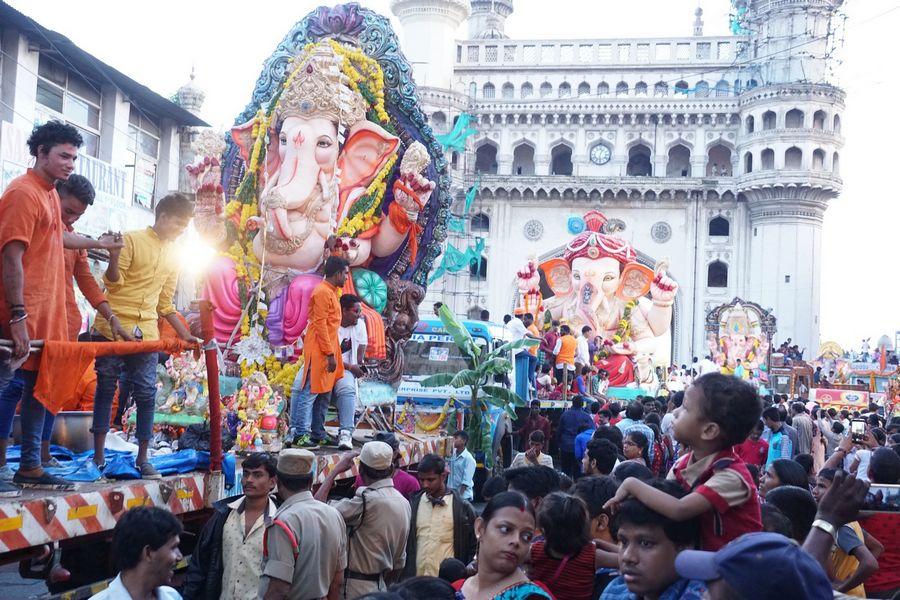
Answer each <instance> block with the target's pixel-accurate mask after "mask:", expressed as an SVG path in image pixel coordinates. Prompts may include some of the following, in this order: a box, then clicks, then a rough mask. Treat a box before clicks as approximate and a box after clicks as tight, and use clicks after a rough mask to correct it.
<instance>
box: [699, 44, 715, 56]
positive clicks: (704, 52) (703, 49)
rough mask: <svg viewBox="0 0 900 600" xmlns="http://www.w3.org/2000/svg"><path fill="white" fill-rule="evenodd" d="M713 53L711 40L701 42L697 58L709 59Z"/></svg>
mask: <svg viewBox="0 0 900 600" xmlns="http://www.w3.org/2000/svg"><path fill="white" fill-rule="evenodd" d="M711 54H712V47H711V46H710V44H709V42H700V43H698V44H697V58H698V59H699V60H709V58H710V55H711Z"/></svg>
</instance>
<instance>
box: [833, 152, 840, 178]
mask: <svg viewBox="0 0 900 600" xmlns="http://www.w3.org/2000/svg"><path fill="white" fill-rule="evenodd" d="M831 172H832V173H833V174H834V175H840V174H841V155H840V154H838V153H837V152H835V153H834V156H832V157H831Z"/></svg>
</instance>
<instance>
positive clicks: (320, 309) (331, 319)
mask: <svg viewBox="0 0 900 600" xmlns="http://www.w3.org/2000/svg"><path fill="white" fill-rule="evenodd" d="M339 292H340V290H338V288H336V287H334V286H333V285H331V284H330V283H328V282H327V281H323V282H322V283H320V284H319V285H317V286H316V289H314V290H313V293H312V296H311V297H310V305H309V323H308V324H307V325H306V335H305V336H304V338H303V365H304V367H303V385H306V380H307V378H309V380H310V383H309V389H310V391H311V392H312V393H313V394H322V393H325V392H330V391H331V390H332V389H333V388H334V382H335V381H337V380H338V379H340V378H341V377H343V376H344V361H342V360H341V342H340V340H338V334H337V331H338V327H340V326H341V303H340V301H339V300H338V296H339ZM328 355H332V356H334V358H335V362H336V363H337V369H335V371H334V372H332V373H329V372H328V370H327V369H326V368H325V367H326V365H327V361H326V360H325V357H326V356H328Z"/></svg>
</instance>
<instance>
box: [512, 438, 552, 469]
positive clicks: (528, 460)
mask: <svg viewBox="0 0 900 600" xmlns="http://www.w3.org/2000/svg"><path fill="white" fill-rule="evenodd" d="M545 442H546V440H545V439H544V432H543V431H539V430H538V431H532V432H531V434H530V435H529V436H528V450H526V451H525V452H519V453H518V454H516V456H515V458H513V459H512V462H511V463H510V465H509V468H510V469H517V468H519V467H536V466H538V465H544V466H545V467H550V468H551V469H552V468H553V458H552V457H551V456H550V455H548V454H544V452H543V450H544V443H545Z"/></svg>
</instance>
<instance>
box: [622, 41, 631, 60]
mask: <svg viewBox="0 0 900 600" xmlns="http://www.w3.org/2000/svg"><path fill="white" fill-rule="evenodd" d="M630 58H631V46H630V45H628V44H619V62H628V61H629V59H630Z"/></svg>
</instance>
